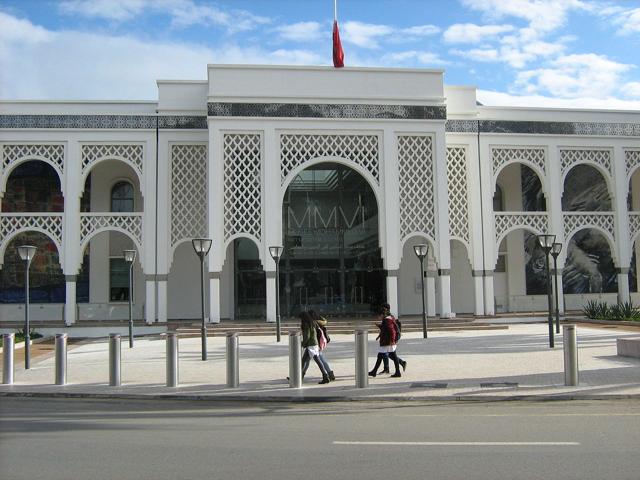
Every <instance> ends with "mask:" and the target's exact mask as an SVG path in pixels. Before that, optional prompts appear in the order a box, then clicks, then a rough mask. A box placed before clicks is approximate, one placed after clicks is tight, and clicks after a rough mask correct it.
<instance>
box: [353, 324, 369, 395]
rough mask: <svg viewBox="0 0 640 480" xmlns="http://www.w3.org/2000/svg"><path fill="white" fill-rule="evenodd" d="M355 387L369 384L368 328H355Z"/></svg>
mask: <svg viewBox="0 0 640 480" xmlns="http://www.w3.org/2000/svg"><path fill="white" fill-rule="evenodd" d="M355 333H356V388H367V387H368V386H369V370H368V363H369V355H368V353H367V347H368V344H369V330H367V329H366V328H363V329H357V330H356V332H355Z"/></svg>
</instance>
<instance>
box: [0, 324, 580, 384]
mask: <svg viewBox="0 0 640 480" xmlns="http://www.w3.org/2000/svg"><path fill="white" fill-rule="evenodd" d="M300 336H301V334H300V332H299V331H292V332H289V387H291V388H301V387H302V346H301V342H300ZM165 337H166V357H167V365H166V376H167V382H166V385H167V387H177V386H178V384H179V378H178V356H179V355H178V334H177V333H175V332H170V333H166V334H165ZM368 337H369V332H368V330H366V329H358V330H356V332H355V347H356V355H355V363H356V365H355V367H356V375H355V377H356V387H357V388H367V387H368V386H369V375H368V360H369V356H368V351H367V347H368V340H369V339H368ZM2 338H3V347H4V348H3V351H2V383H3V384H4V385H12V384H13V375H14V351H15V336H14V334H13V333H5V334H3V336H2ZM120 340H121V337H120V334H117V333H111V334H109V386H112V387H119V386H121V357H122V352H121V347H120ZM238 345H239V342H238V334H237V333H228V334H227V342H226V360H227V387H229V388H237V387H238V386H239V385H240V368H239V366H240V358H239V355H238ZM563 346H564V379H565V385H567V386H576V385H578V348H577V334H576V326H575V325H564V326H563ZM66 383H67V334H66V333H60V334H57V335H56V336H55V384H56V385H66Z"/></svg>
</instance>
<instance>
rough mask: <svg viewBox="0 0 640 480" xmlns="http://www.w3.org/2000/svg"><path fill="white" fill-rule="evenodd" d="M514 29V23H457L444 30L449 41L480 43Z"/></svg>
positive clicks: (445, 37) (445, 39)
mask: <svg viewBox="0 0 640 480" xmlns="http://www.w3.org/2000/svg"><path fill="white" fill-rule="evenodd" d="M512 30H513V26H512V25H476V24H473V23H457V24H455V25H451V26H450V27H449V28H448V29H447V30H446V31H445V32H444V35H443V37H444V41H445V42H447V43H478V42H482V41H485V40H486V39H489V38H495V37H496V36H498V35H500V34H501V33H506V32H510V31H512Z"/></svg>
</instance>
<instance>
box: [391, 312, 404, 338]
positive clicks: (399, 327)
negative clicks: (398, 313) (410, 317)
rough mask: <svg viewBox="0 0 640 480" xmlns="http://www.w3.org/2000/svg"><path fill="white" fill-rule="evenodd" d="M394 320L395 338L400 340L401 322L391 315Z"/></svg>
mask: <svg viewBox="0 0 640 480" xmlns="http://www.w3.org/2000/svg"><path fill="white" fill-rule="evenodd" d="M393 319H394V320H395V322H396V340H400V338H401V337H402V323H400V319H398V318H396V317H393Z"/></svg>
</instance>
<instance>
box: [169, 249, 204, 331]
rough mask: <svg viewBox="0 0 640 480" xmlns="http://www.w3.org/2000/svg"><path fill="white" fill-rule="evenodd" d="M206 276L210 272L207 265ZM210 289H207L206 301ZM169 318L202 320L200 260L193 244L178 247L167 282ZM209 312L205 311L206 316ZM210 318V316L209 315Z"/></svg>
mask: <svg viewBox="0 0 640 480" xmlns="http://www.w3.org/2000/svg"><path fill="white" fill-rule="evenodd" d="M205 275H207V276H208V271H207V270H206V265H205ZM207 297H208V289H205V301H206V304H207V305H208V303H209V302H208V301H207V300H206V298H207ZM167 302H168V305H167V316H168V318H169V319H184V318H194V319H197V318H200V315H201V304H200V259H199V258H198V256H197V255H196V254H195V252H194V251H193V247H192V246H191V242H184V243H181V244H180V245H178V247H177V248H176V250H175V253H174V254H173V263H172V264H171V270H170V271H169V280H168V282H167ZM207 312H208V310H207V309H205V315H207ZM207 316H208V315H207Z"/></svg>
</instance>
